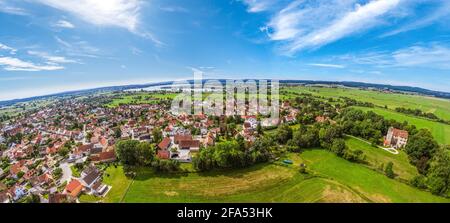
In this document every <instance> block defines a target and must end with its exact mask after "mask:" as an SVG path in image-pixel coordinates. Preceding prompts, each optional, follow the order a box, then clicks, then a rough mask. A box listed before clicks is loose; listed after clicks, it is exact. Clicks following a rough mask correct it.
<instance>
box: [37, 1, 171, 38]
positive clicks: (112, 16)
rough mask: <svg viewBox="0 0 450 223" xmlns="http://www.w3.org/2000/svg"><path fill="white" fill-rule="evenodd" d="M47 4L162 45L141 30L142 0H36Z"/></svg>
mask: <svg viewBox="0 0 450 223" xmlns="http://www.w3.org/2000/svg"><path fill="white" fill-rule="evenodd" d="M37 1H38V2H40V3H42V4H45V5H47V6H50V7H53V8H56V9H59V10H62V11H66V12H69V13H71V14H73V15H75V16H77V17H78V18H80V19H81V20H84V21H85V22H87V23H91V24H94V25H98V26H109V27H120V28H124V29H127V30H128V31H130V32H132V33H134V34H136V35H139V36H141V37H143V38H146V39H150V40H152V41H153V42H155V43H156V44H157V45H164V44H163V43H162V42H161V41H159V40H158V39H157V38H155V37H154V35H153V34H151V33H149V32H147V31H144V30H142V28H141V27H140V26H139V25H140V11H141V8H142V5H143V4H144V3H145V2H144V1H142V0H107V1H106V0H102V1H100V0H77V1H75V0H66V1H61V0H37Z"/></svg>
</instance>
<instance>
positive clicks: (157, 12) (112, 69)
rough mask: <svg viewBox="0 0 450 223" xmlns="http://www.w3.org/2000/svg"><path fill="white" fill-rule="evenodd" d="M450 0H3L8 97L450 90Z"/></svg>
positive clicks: (1, 70)
mask: <svg viewBox="0 0 450 223" xmlns="http://www.w3.org/2000/svg"><path fill="white" fill-rule="evenodd" d="M449 21H450V1H447V0H297V1H295V0H293V1H288V0H278V1H276V0H189V1H187V0H149V1H141V0H108V1H104V0H102V1H100V0H65V1H61V0H0V27H1V28H0V100H6V99H13V98H23V97H29V96H35V95H44V94H49V93H55V92H61V91H67V90H76V89H86V88H92V87H99V86H111V85H122V84H134V83H147V82H155V81H162V80H178V79H192V78H193V77H192V69H199V70H202V71H204V72H205V77H208V78H278V79H307V80H336V81H344V80H345V81H363V82H372V83H387V84H394V85H410V86H419V87H425V88H429V89H434V90H441V91H447V92H450V22H449Z"/></svg>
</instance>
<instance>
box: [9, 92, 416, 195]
mask: <svg viewBox="0 0 450 223" xmlns="http://www.w3.org/2000/svg"><path fill="white" fill-rule="evenodd" d="M93 101H96V100H93ZM100 101H101V100H100ZM280 111H281V112H280V114H282V115H281V117H280V119H279V123H265V122H261V121H260V115H241V116H237V115H236V116H233V117H232V118H231V119H233V124H232V125H228V126H225V128H224V126H223V125H222V124H221V123H223V121H224V119H227V117H225V116H221V117H216V116H207V115H205V114H199V115H187V114H181V115H173V114H171V113H170V112H169V105H168V104H167V103H151V104H150V103H149V104H137V105H127V104H124V105H120V106H117V107H114V108H110V107H107V106H101V102H92V103H91V102H88V101H87V100H78V99H65V100H61V101H59V102H57V103H55V104H52V105H49V106H46V107H44V108H42V109H40V110H38V111H36V112H31V113H27V114H24V115H23V116H18V118H16V119H14V120H11V121H10V122H8V123H6V124H4V125H2V128H1V129H0V135H1V136H2V137H1V138H0V143H2V144H3V145H8V146H7V148H5V149H4V150H2V151H1V152H0V156H1V157H2V160H1V161H2V162H1V166H0V167H1V168H0V177H1V179H3V180H2V181H1V182H0V191H1V192H0V202H1V203H9V202H26V201H33V202H40V203H62V202H78V200H77V198H78V197H79V196H80V195H81V194H89V195H93V196H98V197H103V196H106V194H108V192H109V190H110V189H111V186H110V185H107V184H104V183H103V182H102V178H103V170H104V168H105V166H107V165H110V164H111V163H115V162H116V160H117V157H116V152H115V144H116V142H118V141H119V140H126V139H131V140H138V141H142V142H150V143H153V144H154V145H155V146H156V154H155V155H156V157H157V158H158V159H162V160H164V159H167V160H175V161H177V162H181V163H190V162H192V160H193V158H194V157H195V155H196V154H197V153H198V152H199V150H200V149H208V147H209V146H213V145H214V144H215V143H216V141H217V140H220V138H223V137H224V136H225V135H227V137H231V138H236V137H238V136H241V137H242V138H243V139H244V140H245V142H247V143H249V144H251V143H252V142H254V141H255V140H256V139H257V137H258V136H259V133H260V131H261V130H260V129H261V128H268V127H269V126H270V124H275V127H276V125H278V124H280V123H287V124H295V123H296V121H297V117H298V114H299V110H298V109H296V108H293V107H292V106H291V105H290V103H289V101H284V102H283V103H282V105H281V108H280ZM228 119H230V118H228ZM315 121H316V122H333V121H332V120H330V119H329V118H328V117H324V116H318V117H315ZM228 122H230V120H228ZM226 127H228V129H227V128H226ZM407 138H408V133H407V132H405V131H402V130H398V129H394V128H391V129H390V130H389V133H388V135H387V137H385V141H384V145H385V146H387V147H394V148H401V147H404V146H405V144H406V142H407ZM5 147H6V146H5Z"/></svg>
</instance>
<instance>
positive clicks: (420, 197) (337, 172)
mask: <svg viewBox="0 0 450 223" xmlns="http://www.w3.org/2000/svg"><path fill="white" fill-rule="evenodd" d="M300 156H301V158H302V159H303V160H304V161H305V162H306V163H307V164H308V168H309V169H311V170H312V171H314V172H316V173H317V174H319V175H322V176H324V177H327V178H329V179H332V180H334V181H336V182H339V183H342V184H345V185H347V186H348V187H349V188H351V189H353V190H354V191H356V192H357V193H359V194H361V196H363V197H365V198H367V199H370V200H371V201H373V202H383V203H384V202H394V203H398V202H401V203H403V202H407V203H409V202H450V200H449V199H445V198H442V197H438V196H434V195H432V194H431V193H429V192H425V191H421V190H419V189H416V188H413V187H411V186H408V185H407V184H404V183H401V182H399V181H397V180H393V179H389V178H387V177H386V176H384V175H382V174H380V173H378V172H375V171H373V170H370V169H369V168H367V167H364V166H362V165H360V164H356V163H351V162H349V161H347V160H344V159H342V158H339V157H337V156H336V155H334V154H332V153H331V152H328V151H325V150H322V149H313V150H307V151H305V152H303V153H302V154H301V155H300Z"/></svg>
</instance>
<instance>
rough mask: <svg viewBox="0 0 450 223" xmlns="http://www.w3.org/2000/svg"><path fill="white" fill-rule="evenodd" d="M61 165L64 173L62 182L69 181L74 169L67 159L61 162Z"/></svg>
mask: <svg viewBox="0 0 450 223" xmlns="http://www.w3.org/2000/svg"><path fill="white" fill-rule="evenodd" d="M59 167H60V168H61V169H62V172H63V175H62V177H61V179H60V182H61V183H64V182H67V181H69V180H70V179H71V178H72V170H71V169H70V165H69V163H67V162H66V161H64V162H61V163H60V164H59Z"/></svg>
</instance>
